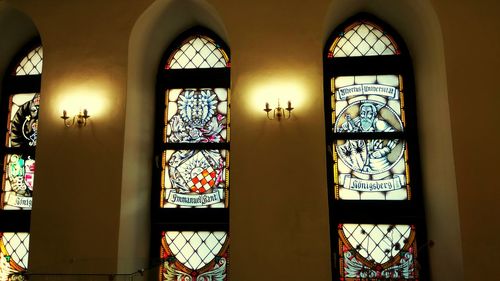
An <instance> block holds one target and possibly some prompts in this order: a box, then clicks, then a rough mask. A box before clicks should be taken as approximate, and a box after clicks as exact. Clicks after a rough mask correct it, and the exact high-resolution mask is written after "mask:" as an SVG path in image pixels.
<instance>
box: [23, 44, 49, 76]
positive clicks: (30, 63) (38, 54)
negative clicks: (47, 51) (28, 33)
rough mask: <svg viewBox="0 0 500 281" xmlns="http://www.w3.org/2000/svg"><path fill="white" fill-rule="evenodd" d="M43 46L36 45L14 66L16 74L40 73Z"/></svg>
mask: <svg viewBox="0 0 500 281" xmlns="http://www.w3.org/2000/svg"><path fill="white" fill-rule="evenodd" d="M42 66H43V48H42V47H41V46H40V47H37V48H35V49H33V50H32V51H31V52H29V53H28V55H26V56H25V57H24V58H23V59H22V60H21V62H20V63H19V64H18V65H17V67H16V75H38V74H42Z"/></svg>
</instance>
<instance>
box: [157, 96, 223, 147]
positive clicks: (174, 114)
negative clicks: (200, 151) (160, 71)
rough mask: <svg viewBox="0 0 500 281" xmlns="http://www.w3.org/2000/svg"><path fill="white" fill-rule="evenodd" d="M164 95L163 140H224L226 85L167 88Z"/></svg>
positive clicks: (185, 141)
mask: <svg viewBox="0 0 500 281" xmlns="http://www.w3.org/2000/svg"><path fill="white" fill-rule="evenodd" d="M166 95H167V96H166V101H167V102H166V103H167V104H166V109H165V128H164V141H165V142H168V143H221V142H227V141H228V136H229V134H228V129H229V128H228V120H227V117H228V91H227V89H223V88H215V89H170V90H167V92H166Z"/></svg>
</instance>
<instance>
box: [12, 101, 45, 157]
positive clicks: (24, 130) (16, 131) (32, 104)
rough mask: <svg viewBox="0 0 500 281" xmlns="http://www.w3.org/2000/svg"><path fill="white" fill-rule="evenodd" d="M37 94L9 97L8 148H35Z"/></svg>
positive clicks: (38, 102)
mask: <svg viewBox="0 0 500 281" xmlns="http://www.w3.org/2000/svg"><path fill="white" fill-rule="evenodd" d="M39 106H40V95H39V94H38V93H23V94H15V95H12V96H11V97H10V103H9V116H8V123H9V124H8V128H9V132H8V136H7V146H8V147H21V148H25V147H35V146H36V141H37V135H38V110H39Z"/></svg>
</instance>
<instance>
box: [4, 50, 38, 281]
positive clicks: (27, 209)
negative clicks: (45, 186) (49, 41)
mask: <svg viewBox="0 0 500 281" xmlns="http://www.w3.org/2000/svg"><path fill="white" fill-rule="evenodd" d="M42 64H43V48H42V46H41V45H40V44H39V41H36V42H34V43H30V44H29V45H28V46H27V47H26V48H24V49H23V50H21V51H20V52H19V54H18V55H17V56H16V57H15V58H14V59H13V61H12V63H11V65H10V67H9V69H8V71H7V73H6V74H5V75H4V77H3V78H4V79H3V81H4V82H3V85H2V92H1V104H0V106H1V108H2V110H0V123H2V124H4V125H3V126H2V128H3V131H2V133H3V136H4V141H3V145H1V146H0V154H1V155H0V157H1V159H2V160H3V162H2V163H3V165H2V168H3V169H2V189H1V193H0V195H1V196H0V280H24V277H23V274H24V273H25V272H26V270H27V269H28V257H29V241H30V234H29V230H30V229H29V228H30V214H31V208H32V205H33V192H34V190H35V167H36V164H35V149H36V144H37V136H38V111H39V106H40V82H41V74H42Z"/></svg>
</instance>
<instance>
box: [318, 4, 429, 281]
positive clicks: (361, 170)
mask: <svg viewBox="0 0 500 281" xmlns="http://www.w3.org/2000/svg"><path fill="white" fill-rule="evenodd" d="M324 64H325V67H324V69H325V77H324V79H325V83H324V85H325V113H326V120H327V122H326V135H327V144H328V150H327V155H328V169H327V171H328V178H329V179H328V194H329V204H330V209H331V213H330V214H331V215H330V223H331V224H332V225H338V230H337V232H334V233H332V237H331V239H332V240H331V241H332V251H333V252H334V253H335V254H334V256H335V257H336V258H335V259H334V260H333V261H332V263H333V268H335V269H338V270H336V271H335V272H334V276H335V278H334V279H336V280H344V281H354V280H356V281H358V280H373V281H375V280H418V279H420V278H422V276H425V275H426V274H427V271H426V267H425V266H422V264H425V262H426V259H425V258H424V259H423V258H422V256H424V257H425V255H426V254H425V253H426V249H425V248H423V247H420V248H417V244H419V245H424V244H425V240H424V239H425V233H424V232H423V231H422V229H425V227H423V225H424V223H425V222H424V216H423V215H422V214H423V211H422V210H423V204H422V200H421V198H422V188H421V185H420V183H419V181H418V179H419V169H418V166H419V163H418V161H417V160H418V158H417V155H418V150H417V141H416V131H417V130H416V118H415V115H414V114H415V113H414V112H415V108H414V106H415V96H414V94H413V93H414V92H413V89H412V87H411V85H413V77H412V75H413V74H412V71H411V60H410V57H409V55H408V51H407V50H406V47H405V45H404V42H403V41H402V40H401V39H400V38H399V37H398V36H397V33H396V32H395V31H394V30H392V29H391V28H390V27H389V26H387V25H385V24H383V23H382V22H380V21H379V20H378V19H376V18H374V17H373V16H370V15H367V14H360V15H358V16H356V17H353V18H352V19H349V20H348V21H346V22H345V23H344V24H343V25H341V26H340V27H339V28H337V30H336V31H334V32H333V34H332V36H331V37H330V39H329V41H328V44H327V46H326V48H325V53H324ZM410 171H411V173H410ZM339 222H340V224H338V223H339ZM344 222H346V223H344ZM347 222H348V223H347ZM417 230H418V231H417ZM423 279H425V278H423Z"/></svg>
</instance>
